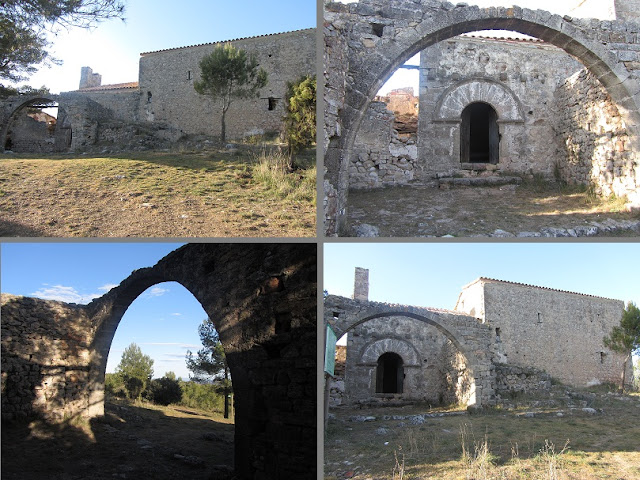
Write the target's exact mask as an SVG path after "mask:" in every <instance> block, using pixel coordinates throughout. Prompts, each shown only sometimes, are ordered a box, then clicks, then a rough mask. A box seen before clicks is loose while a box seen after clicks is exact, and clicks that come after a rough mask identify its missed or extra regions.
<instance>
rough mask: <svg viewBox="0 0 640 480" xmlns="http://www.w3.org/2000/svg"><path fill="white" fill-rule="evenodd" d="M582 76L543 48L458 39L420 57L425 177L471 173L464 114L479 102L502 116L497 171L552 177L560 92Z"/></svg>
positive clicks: (565, 58)
mask: <svg viewBox="0 0 640 480" xmlns="http://www.w3.org/2000/svg"><path fill="white" fill-rule="evenodd" d="M580 68H581V65H580V64H579V63H578V62H577V61H576V60H575V59H574V58H573V57H571V56H569V55H568V54H567V53H565V52H564V51H563V50H561V49H559V48H556V47H554V46H553V45H549V44H546V43H543V42H540V41H523V40H507V39H490V38H469V37H455V38H450V39H448V40H445V41H442V42H439V43H437V44H435V45H433V46H431V47H429V48H427V49H426V50H424V51H423V52H421V55H420V113H419V115H420V123H419V132H418V142H419V149H418V150H419V153H418V155H419V165H420V171H422V172H423V175H424V176H425V177H426V178H429V177H431V176H433V175H434V174H451V173H456V172H457V171H459V170H461V169H462V168H465V166H464V165H461V151H460V142H461V131H460V126H461V114H462V111H463V109H464V108H465V107H466V106H467V105H469V104H470V103H472V102H477V101H481V102H485V103H488V104H490V105H491V106H492V107H493V108H494V109H495V110H496V112H497V113H498V129H499V132H500V146H499V161H498V163H497V165H496V166H495V169H496V170H498V171H499V170H502V171H507V172H519V173H539V174H543V175H545V176H547V177H551V176H552V174H553V166H554V163H555V161H557V160H558V157H559V154H560V149H559V144H558V143H557V142H555V141H553V139H554V131H553V126H554V118H555V116H556V112H555V111H554V107H555V102H554V91H555V90H556V88H557V85H558V84H560V83H561V82H562V81H564V80H565V79H566V78H567V77H568V76H569V75H571V74H573V73H574V72H576V71H578V70H579V69H580ZM550 139H551V141H550ZM466 168H468V167H466ZM491 169H492V170H493V169H494V167H491Z"/></svg>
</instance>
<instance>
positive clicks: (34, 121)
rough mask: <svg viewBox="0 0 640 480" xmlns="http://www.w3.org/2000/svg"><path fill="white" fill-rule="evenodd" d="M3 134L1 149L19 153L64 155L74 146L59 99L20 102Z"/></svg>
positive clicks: (68, 121) (12, 112)
mask: <svg viewBox="0 0 640 480" xmlns="http://www.w3.org/2000/svg"><path fill="white" fill-rule="evenodd" d="M1 133H2V145H1V147H2V148H3V149H4V150H11V151H14V152H18V153H54V152H65V151H67V150H69V148H70V146H71V135H72V134H71V122H70V117H69V116H68V114H67V111H66V110H65V109H63V108H60V106H59V104H58V101H57V100H56V97H50V98H47V97H36V98H31V99H29V100H27V101H21V103H20V104H19V105H18V106H17V107H15V108H14V109H13V110H12V111H11V112H10V115H9V117H8V119H7V124H6V125H5V126H4V128H3V129H2V132H1Z"/></svg>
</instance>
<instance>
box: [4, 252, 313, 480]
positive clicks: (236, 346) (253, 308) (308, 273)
mask: <svg viewBox="0 0 640 480" xmlns="http://www.w3.org/2000/svg"><path fill="white" fill-rule="evenodd" d="M316 252H317V245H316V244H315V243H297V244H266V243H259V244H212V243H205V244H189V245H185V246H183V247H181V248H179V249H178V250H176V251H174V252H172V253H170V254H169V255H167V256H166V257H165V258H163V259H162V260H160V261H159V262H158V263H157V264H156V265H155V266H153V267H149V268H142V269H139V270H136V271H134V272H133V273H132V274H131V275H130V276H129V277H128V278H126V279H125V280H123V281H122V282H121V284H120V285H119V286H117V287H115V288H113V289H112V290H110V291H109V292H108V293H106V294H105V295H103V296H102V297H100V298H97V299H95V300H93V301H92V302H91V303H89V304H88V305H69V304H64V303H60V302H50V301H44V300H38V299H30V298H23V297H14V296H11V295H6V296H5V295H3V297H2V305H1V307H2V310H1V312H0V317H1V320H2V329H1V331H2V415H3V418H4V419H20V418H24V417H26V416H29V415H31V414H36V415H38V416H40V417H43V418H45V419H47V420H51V421H60V420H63V419H64V418H65V417H69V418H70V417H74V416H84V417H95V416H100V415H102V414H104V378H105V371H106V363H107V357H108V353H109V350H110V347H111V342H112V340H113V337H114V335H115V331H116V329H117V327H118V324H119V322H120V320H121V319H122V316H123V315H124V313H125V311H126V310H127V308H128V307H129V305H130V304H131V303H132V302H133V301H134V300H135V299H136V298H137V297H138V296H139V295H140V294H142V293H143V292H144V291H145V290H146V289H147V288H149V287H151V286H153V285H156V284H158V283H162V282H166V281H177V282H179V283H180V284H181V285H183V286H184V287H185V288H186V289H187V290H188V291H190V292H191V293H192V294H193V296H194V297H195V298H196V299H197V300H198V301H199V302H200V304H201V305H202V307H203V309H204V310H205V311H206V312H207V314H208V315H209V317H210V318H211V319H212V321H213V322H214V325H215V327H216V330H217V331H218V333H219V336H220V341H221V343H222V345H223V347H224V350H225V353H226V356H227V361H228V364H229V368H230V371H231V379H232V382H233V389H234V393H235V396H234V398H235V412H236V415H235V436H234V443H235V468H236V474H237V475H238V477H239V478H307V479H311V478H315V465H316V419H315V415H316V407H317V400H316V313H317V305H316V299H317V264H316Z"/></svg>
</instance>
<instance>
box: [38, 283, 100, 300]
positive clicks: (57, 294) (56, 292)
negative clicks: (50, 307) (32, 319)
mask: <svg viewBox="0 0 640 480" xmlns="http://www.w3.org/2000/svg"><path fill="white" fill-rule="evenodd" d="M31 295H33V296H34V297H37V298H43V299H45V300H58V301H60V302H66V303H81V304H84V303H89V302H90V301H91V300H93V299H94V298H97V297H99V296H101V294H100V293H80V292H78V290H76V289H75V288H74V287H67V286H64V285H51V286H49V285H48V284H44V286H43V287H42V288H41V289H40V290H37V291H35V292H33V293H32V294H31Z"/></svg>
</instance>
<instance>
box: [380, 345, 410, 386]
mask: <svg viewBox="0 0 640 480" xmlns="http://www.w3.org/2000/svg"><path fill="white" fill-rule="evenodd" d="M402 365H403V362H402V357H401V356H400V355H398V354H397V353H394V352H387V353H383V354H382V355H380V358H378V367H377V369H376V393H402V387H403V384H404V368H403V366H402Z"/></svg>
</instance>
